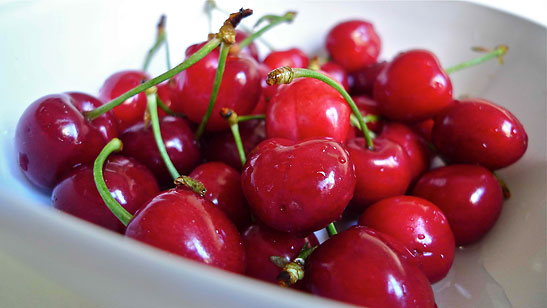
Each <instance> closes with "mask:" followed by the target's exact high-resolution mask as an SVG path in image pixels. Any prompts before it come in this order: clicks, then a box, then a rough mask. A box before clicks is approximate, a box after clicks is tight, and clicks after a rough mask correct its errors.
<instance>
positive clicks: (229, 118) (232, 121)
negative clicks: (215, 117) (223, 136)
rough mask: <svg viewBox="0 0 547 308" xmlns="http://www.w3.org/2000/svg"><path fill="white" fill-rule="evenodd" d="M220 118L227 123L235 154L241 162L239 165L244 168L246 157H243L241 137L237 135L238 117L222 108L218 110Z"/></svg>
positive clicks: (230, 110)
mask: <svg viewBox="0 0 547 308" xmlns="http://www.w3.org/2000/svg"><path fill="white" fill-rule="evenodd" d="M220 116H221V117H223V118H224V119H226V122H228V124H229V125H230V130H231V131H232V135H233V136H234V140H235V143H236V148H237V153H238V154H239V159H240V160H241V165H242V166H243V167H245V163H246V162H247V157H246V156H245V150H244V149H243V142H241V135H240V134H239V124H238V123H239V117H238V116H237V113H235V111H233V110H232V109H228V108H222V109H221V110H220ZM247 117H249V116H247Z"/></svg>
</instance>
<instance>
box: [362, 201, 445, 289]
mask: <svg viewBox="0 0 547 308" xmlns="http://www.w3.org/2000/svg"><path fill="white" fill-rule="evenodd" d="M359 224H360V225H363V226H367V227H370V228H373V229H375V230H378V231H380V232H383V233H386V234H388V235H391V236H393V237H394V238H396V239H398V240H399V241H400V242H401V243H403V244H404V245H405V246H406V247H407V248H408V249H409V250H410V251H411V252H412V253H413V254H414V255H415V258H416V261H417V263H418V265H419V266H418V267H419V268H420V269H421V270H422V271H423V272H424V273H425V275H426V276H427V278H428V279H429V281H431V283H433V282H437V281H439V280H441V279H442V278H444V277H445V276H446V274H447V273H448V271H449V270H450V267H451V266H452V261H453V260H454V252H455V245H454V235H453V234H452V231H451V230H450V225H449V224H448V220H447V218H446V217H445V216H444V214H443V213H442V212H441V210H440V209H439V208H438V207H437V206H435V204H433V203H431V202H429V201H427V200H425V199H422V198H418V197H412V196H396V197H391V198H387V199H383V200H381V201H379V202H376V203H374V204H373V205H371V206H370V207H369V208H368V209H367V210H366V211H365V212H363V214H362V215H361V217H360V218H359Z"/></svg>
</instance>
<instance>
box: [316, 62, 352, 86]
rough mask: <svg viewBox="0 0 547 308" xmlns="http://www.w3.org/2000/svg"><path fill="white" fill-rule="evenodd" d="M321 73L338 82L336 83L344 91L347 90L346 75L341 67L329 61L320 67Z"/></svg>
mask: <svg viewBox="0 0 547 308" xmlns="http://www.w3.org/2000/svg"><path fill="white" fill-rule="evenodd" d="M321 71H323V72H325V73H327V74H328V75H329V76H330V77H331V78H332V79H334V80H336V81H338V83H339V84H341V85H342V86H343V87H344V89H346V91H348V90H349V84H348V73H347V72H346V70H345V69H344V68H343V67H342V66H340V65H339V64H336V63H335V62H332V61H329V62H327V63H325V64H323V65H321Z"/></svg>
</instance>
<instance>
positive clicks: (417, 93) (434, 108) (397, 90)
mask: <svg viewBox="0 0 547 308" xmlns="http://www.w3.org/2000/svg"><path fill="white" fill-rule="evenodd" d="M373 97H374V100H376V101H378V103H380V109H381V111H382V115H385V116H386V117H388V118H390V119H392V120H395V121H404V122H418V121H422V120H425V119H427V118H431V117H433V116H435V115H437V114H439V113H440V112H442V111H443V110H445V109H446V108H448V107H450V106H451V105H452V83H451V81H450V78H449V77H448V75H447V74H446V72H445V71H444V70H443V69H442V67H441V65H440V63H439V60H437V57H435V55H433V54H432V53H431V52H429V51H427V50H410V51H407V52H402V53H400V54H398V55H397V56H396V57H395V58H394V59H393V61H391V62H390V63H388V65H387V66H386V67H385V68H384V69H383V70H382V72H381V73H380V75H378V77H377V78H376V82H375V83H374V95H373Z"/></svg>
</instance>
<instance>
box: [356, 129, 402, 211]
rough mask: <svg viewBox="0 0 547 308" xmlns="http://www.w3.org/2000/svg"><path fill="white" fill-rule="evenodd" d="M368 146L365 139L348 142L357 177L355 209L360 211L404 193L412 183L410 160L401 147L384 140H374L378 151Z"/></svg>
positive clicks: (380, 138)
mask: <svg viewBox="0 0 547 308" xmlns="http://www.w3.org/2000/svg"><path fill="white" fill-rule="evenodd" d="M365 143H366V142H365V139H364V138H354V139H350V140H348V142H347V143H346V147H347V149H348V152H349V155H350V157H351V160H352V161H353V163H354V164H355V174H356V176H357V184H356V187H355V194H354V196H353V199H352V201H351V209H352V210H357V211H362V210H364V209H365V208H366V207H367V206H369V205H370V204H372V203H374V202H376V201H379V200H381V199H384V198H387V197H391V196H397V195H402V194H404V193H405V192H406V190H407V188H408V185H409V184H410V180H411V169H410V162H409V158H408V155H407V154H406V153H405V151H404V150H403V148H402V147H401V146H400V145H398V144H396V143H395V142H393V141H391V140H389V139H386V138H382V137H379V138H375V139H374V150H370V149H368V148H367V147H366V145H365Z"/></svg>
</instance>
